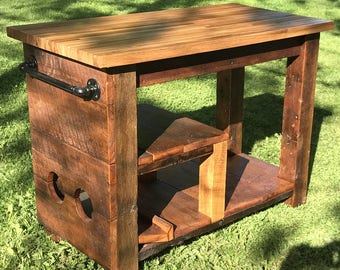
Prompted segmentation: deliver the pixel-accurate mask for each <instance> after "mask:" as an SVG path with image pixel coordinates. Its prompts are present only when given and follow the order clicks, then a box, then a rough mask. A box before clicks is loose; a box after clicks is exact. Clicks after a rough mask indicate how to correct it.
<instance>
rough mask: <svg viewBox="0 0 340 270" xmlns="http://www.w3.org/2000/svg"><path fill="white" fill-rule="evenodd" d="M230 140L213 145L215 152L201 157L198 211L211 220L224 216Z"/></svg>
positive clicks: (214, 220)
mask: <svg viewBox="0 0 340 270" xmlns="http://www.w3.org/2000/svg"><path fill="white" fill-rule="evenodd" d="M227 146H228V141H224V142H220V143H216V144H214V145H213V153H212V154H211V155H209V156H208V157H205V158H202V159H201V164H200V168H199V196H198V211H200V212H201V213H203V214H205V215H207V216H209V217H210V218H211V222H216V221H217V220H219V219H222V218H223V217H224V210H225V192H226V181H227V179H226V177H227V174H226V169H227V148H228V147H227Z"/></svg>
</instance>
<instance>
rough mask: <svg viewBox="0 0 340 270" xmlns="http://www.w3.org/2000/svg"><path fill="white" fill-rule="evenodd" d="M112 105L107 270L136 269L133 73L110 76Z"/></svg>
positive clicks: (135, 112) (134, 74) (135, 100)
mask: <svg viewBox="0 0 340 270" xmlns="http://www.w3.org/2000/svg"><path fill="white" fill-rule="evenodd" d="M110 79H111V82H110V83H111V85H112V92H111V95H112V98H113V100H114V101H115V102H114V104H112V105H111V106H109V107H108V112H107V113H108V126H109V127H108V130H109V138H110V140H112V141H111V142H109V147H110V148H109V149H108V152H109V153H114V157H115V159H114V165H115V166H114V167H111V168H112V170H110V175H109V178H110V179H111V180H113V179H114V180H113V181H115V185H113V186H112V189H111V191H110V200H112V202H114V205H115V206H116V211H117V223H116V225H115V226H116V227H115V228H112V229H114V230H116V232H117V234H116V235H115V236H114V238H113V239H114V240H115V242H113V245H112V247H111V248H112V250H111V252H112V253H114V252H116V253H115V256H111V264H112V265H111V269H131V270H134V269H138V225H137V97H136V72H135V71H134V70H133V69H132V70H130V71H126V72H125V73H121V74H113V75H112V76H111V78H110Z"/></svg>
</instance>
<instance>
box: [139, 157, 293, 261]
mask: <svg viewBox="0 0 340 270" xmlns="http://www.w3.org/2000/svg"><path fill="white" fill-rule="evenodd" d="M199 164H200V162H199V161H196V160H194V161H190V162H187V163H184V164H180V165H178V166H175V167H169V168H166V169H164V170H162V171H160V172H159V173H158V178H159V181H156V182H154V183H152V184H151V183H148V182H147V183H144V182H143V183H141V184H140V187H139V189H140V192H141V193H140V194H145V196H139V208H141V209H143V211H149V212H150V213H158V214H160V215H161V217H162V218H164V219H166V220H169V221H171V223H173V224H174V225H175V239H174V240H172V241H170V242H167V243H151V244H145V245H143V246H142V248H141V249H140V252H139V258H140V259H145V258H147V257H149V256H151V255H153V254H156V253H158V252H160V251H161V250H163V249H164V248H166V247H169V246H173V245H176V244H180V243H183V241H185V240H187V239H190V238H192V237H194V236H197V235H200V234H204V233H207V232H209V231H212V230H214V229H217V228H220V227H221V226H224V225H226V224H229V223H231V222H234V221H236V220H238V219H241V218H242V217H245V216H248V215H250V214H252V213H256V212H258V211H260V210H261V209H264V208H267V207H269V206H271V205H273V204H275V203H278V202H280V201H283V200H285V199H287V198H289V197H290V196H291V195H292V190H293V189H294V184H293V183H291V182H289V181H286V180H283V179H280V178H278V177H277V175H278V171H279V168H278V167H277V166H274V165H271V164H268V163H266V162H263V161H261V160H259V159H256V158H253V157H250V156H248V155H245V154H240V155H234V156H232V157H230V158H229V160H228V169H227V173H228V176H227V179H228V182H227V192H226V195H225V202H226V208H225V212H224V218H223V220H220V221H218V222H215V223H210V218H208V217H207V216H205V215H202V214H201V213H199V212H197V210H198V191H199V186H198V181H197V179H198V168H199ZM156 202H157V203H156ZM191 211H192V213H191ZM188 225H189V226H190V227H189V228H188V227H187V226H188Z"/></svg>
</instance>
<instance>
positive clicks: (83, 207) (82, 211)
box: [75, 188, 93, 220]
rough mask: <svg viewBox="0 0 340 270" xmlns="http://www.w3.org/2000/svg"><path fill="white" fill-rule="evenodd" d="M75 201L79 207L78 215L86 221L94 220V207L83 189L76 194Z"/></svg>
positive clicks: (79, 189)
mask: <svg viewBox="0 0 340 270" xmlns="http://www.w3.org/2000/svg"><path fill="white" fill-rule="evenodd" d="M75 199H76V205H77V212H78V215H79V216H80V217H81V218H82V219H84V220H89V219H91V218H92V212H93V206H92V202H91V198H90V196H89V195H88V194H87V192H86V191H84V190H83V189H81V188H78V189H77V190H76V192H75Z"/></svg>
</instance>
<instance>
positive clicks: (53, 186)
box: [47, 172, 65, 203]
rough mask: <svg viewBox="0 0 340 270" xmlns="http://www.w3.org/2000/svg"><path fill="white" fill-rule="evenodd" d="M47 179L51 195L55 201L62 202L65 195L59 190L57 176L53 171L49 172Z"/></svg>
mask: <svg viewBox="0 0 340 270" xmlns="http://www.w3.org/2000/svg"><path fill="white" fill-rule="evenodd" d="M47 180H48V187H49V190H50V194H51V196H52V197H53V198H54V200H55V201H56V202H59V203H61V202H63V201H64V197H65V196H64V194H63V193H62V191H61V185H60V181H59V176H58V175H57V174H56V173H55V172H50V173H49V174H48V178H47Z"/></svg>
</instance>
